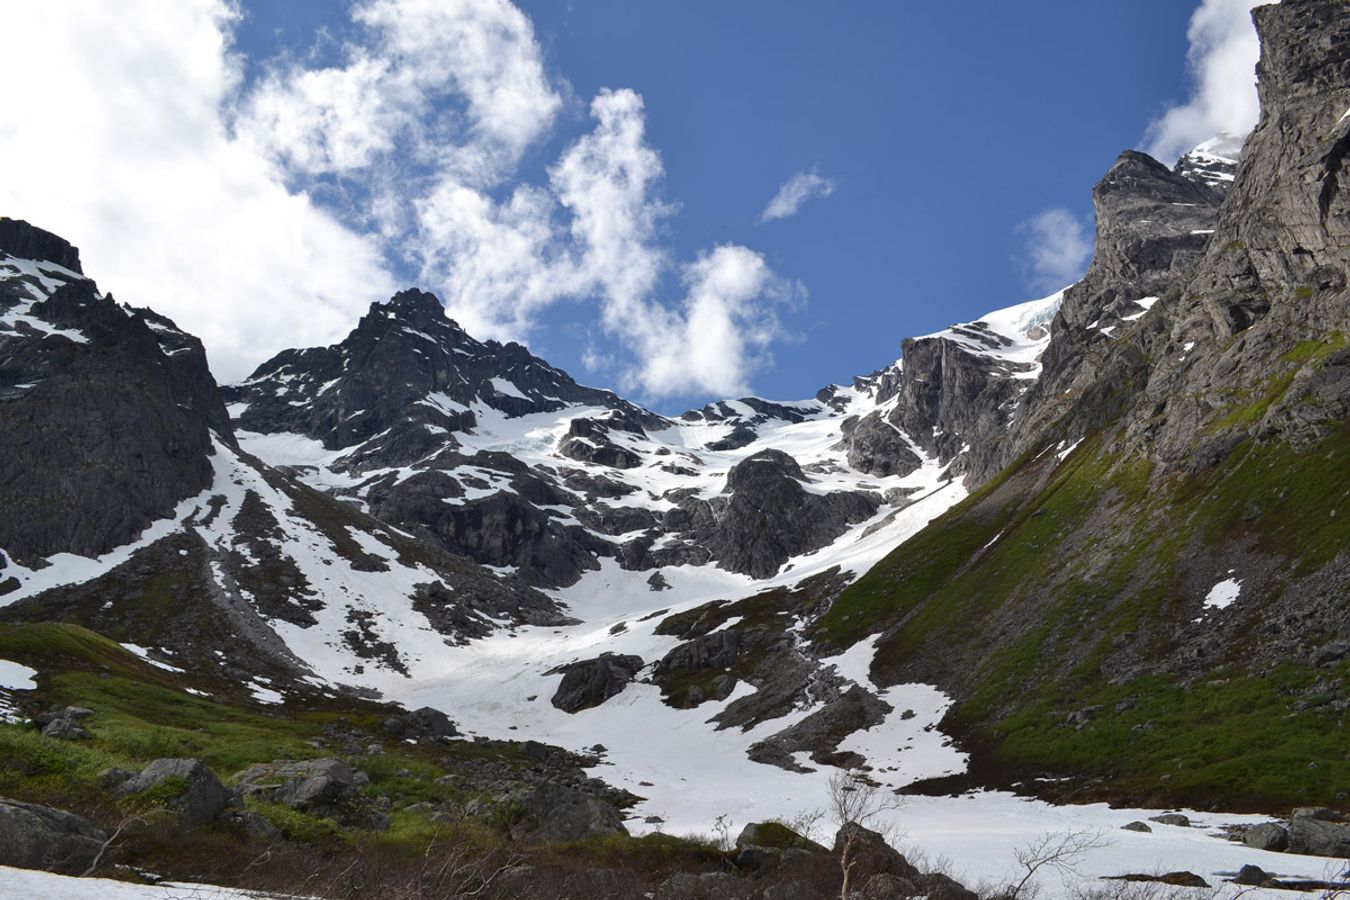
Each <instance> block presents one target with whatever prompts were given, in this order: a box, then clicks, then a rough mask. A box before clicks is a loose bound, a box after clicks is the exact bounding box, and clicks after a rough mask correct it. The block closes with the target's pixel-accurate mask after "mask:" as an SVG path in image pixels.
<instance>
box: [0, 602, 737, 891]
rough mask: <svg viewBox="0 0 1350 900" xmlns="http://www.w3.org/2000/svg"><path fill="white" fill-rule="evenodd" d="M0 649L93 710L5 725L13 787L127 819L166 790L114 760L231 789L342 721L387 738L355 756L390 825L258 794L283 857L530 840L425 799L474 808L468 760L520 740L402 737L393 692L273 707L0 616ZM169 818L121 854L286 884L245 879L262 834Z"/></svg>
mask: <svg viewBox="0 0 1350 900" xmlns="http://www.w3.org/2000/svg"><path fill="white" fill-rule="evenodd" d="M0 658H3V659H8V660H12V661H14V662H18V663H21V664H23V665H27V666H30V667H32V668H34V669H37V670H38V672H39V675H38V676H37V681H38V688H37V690H36V691H35V692H34V693H35V694H36V695H37V697H39V698H40V700H41V702H40V704H38V706H39V708H42V707H45V706H48V705H54V706H62V705H80V706H87V707H89V708H91V709H93V710H95V715H94V717H93V718H92V719H90V720H88V721H87V722H86V723H85V724H86V727H87V728H88V730H89V732H90V734H91V738H90V739H89V740H85V741H62V740H56V739H53V738H46V737H43V736H42V735H41V734H40V733H38V732H37V731H36V730H34V729H33V728H31V727H29V726H20V725H0V796H4V797H10V798H14V799H19V800H24V801H28V802H35V803H43V804H49V805H53V806H56V807H59V808H62V809H68V810H71V811H74V812H77V813H80V814H83V815H86V816H89V817H90V818H92V819H94V820H95V821H96V822H99V823H100V824H102V825H104V826H105V827H108V828H110V829H111V828H112V827H114V826H115V825H116V824H117V823H118V822H120V821H122V820H124V819H125V818H127V817H129V816H132V815H139V814H144V813H146V812H147V811H151V812H152V813H153V807H154V806H155V803H154V801H155V799H156V798H155V797H154V796H149V794H153V793H154V792H148V794H147V795H139V796H136V797H132V798H117V797H114V796H113V795H112V794H110V793H109V792H108V791H107V790H106V789H104V788H103V787H102V785H101V783H100V779H99V773H100V772H101V771H103V770H104V769H107V768H112V767H117V768H122V769H126V770H131V771H135V770H138V769H140V768H142V767H144V766H145V764H147V763H148V762H150V761H151V760H153V759H156V758H159V757H196V758H200V759H203V760H205V761H206V762H207V763H208V764H209V765H210V766H211V768H212V769H213V770H214V771H215V772H216V773H217V775H219V776H220V778H221V779H222V781H224V782H225V783H226V784H227V785H228V784H230V783H231V781H232V776H233V775H234V774H235V773H237V772H239V771H240V770H241V769H243V768H245V767H246V766H248V765H249V764H251V763H256V762H268V761H271V760H275V759H304V758H316V757H322V756H332V755H342V754H341V753H335V750H334V749H333V748H332V747H331V745H330V746H325V744H331V742H330V740H329V738H330V735H329V733H328V732H327V730H326V729H327V728H328V727H329V726H334V725H337V726H340V727H341V728H342V729H343V730H344V731H345V732H347V733H352V732H356V733H359V734H362V735H364V736H365V737H364V738H363V741H362V742H363V743H365V742H367V741H368V742H369V743H377V742H378V743H382V744H383V745H384V746H385V748H386V749H385V751H384V752H383V753H382V754H380V755H363V756H360V757H358V758H354V759H351V762H352V763H353V764H354V765H355V766H356V768H358V769H360V770H362V771H364V772H365V773H366V774H367V775H369V776H370V784H369V786H367V787H365V788H363V791H364V793H366V794H367V795H369V796H371V797H380V796H383V797H388V798H389V799H390V801H391V808H390V811H389V818H390V827H389V829H388V830H387V831H364V830H361V829H357V828H351V827H346V826H343V825H340V824H338V823H335V822H333V821H331V820H328V819H323V818H320V817H318V816H313V815H309V814H307V813H303V812H299V811H296V810H293V809H290V808H288V807H283V806H280V805H276V804H268V803H261V802H257V801H255V800H253V799H250V800H249V801H248V803H249V809H251V810H253V811H255V812H259V813H262V814H263V815H265V816H266V817H267V818H269V819H270V820H271V821H272V822H273V824H275V825H276V826H278V827H279V828H281V829H282V831H283V832H284V833H285V834H286V836H287V837H288V838H289V839H290V843H289V845H288V846H283V847H282V848H280V849H279V850H277V853H278V855H279V858H280V856H282V855H284V856H285V857H286V859H288V860H289V863H288V865H290V866H293V867H294V871H295V872H302V871H309V870H311V869H312V868H313V867H314V866H316V865H320V864H322V861H323V860H325V859H340V860H342V861H343V862H344V864H346V862H347V861H348V860H350V859H353V858H356V857H360V858H361V859H362V860H364V861H366V862H367V864H370V865H374V866H376V867H383V868H384V869H388V870H389V871H402V870H403V869H404V868H407V867H415V866H420V865H421V864H422V862H421V861H422V858H423V856H424V855H425V854H427V853H428V852H429V851H428V848H429V847H431V846H433V845H437V844H443V843H444V842H446V841H447V839H449V838H450V837H451V836H453V841H454V842H455V845H456V846H457V847H464V846H467V847H469V848H470V852H471V853H473V854H476V855H481V856H491V855H493V854H498V855H500V854H504V853H505V854H512V855H515V854H517V853H519V852H520V851H519V849H518V848H516V847H514V846H513V845H510V844H508V842H506V840H505V838H504V837H503V834H502V832H501V827H502V825H503V824H505V823H504V822H502V821H498V820H497V817H496V815H495V810H494V809H493V808H492V806H491V804H489V806H488V807H487V812H486V813H485V814H484V815H481V816H479V817H476V818H475V817H469V818H466V819H465V820H463V821H462V822H459V823H456V824H454V825H446V824H444V823H438V822H435V821H433V820H432V819H431V818H430V817H429V815H428V813H427V812H426V811H425V810H424V809H422V808H418V807H416V806H413V805H414V804H420V803H425V802H430V803H435V804H442V805H444V804H447V803H449V804H452V805H453V806H456V807H461V806H462V805H463V804H465V803H467V802H469V801H472V800H475V799H480V797H481V795H479V794H477V793H475V792H473V790H472V789H471V788H467V787H465V786H464V783H463V782H462V781H461V780H460V779H458V778H457V777H456V774H455V773H456V772H457V770H458V767H459V766H461V765H474V764H475V762H476V761H482V762H495V763H498V764H505V765H507V766H509V767H523V766H527V765H529V762H528V761H527V760H526V759H525V758H524V756H523V755H522V754H521V752H520V745H518V744H510V743H498V742H486V743H479V742H474V741H455V742H452V743H450V744H438V745H432V746H426V745H413V744H405V743H398V742H391V741H390V739H389V738H388V737H387V736H386V735H384V733H383V732H382V728H381V724H382V721H383V719H384V718H385V717H386V716H387V715H388V714H389V708H387V707H384V706H381V705H379V704H375V703H368V702H364V701H360V700H353V699H343V700H325V699H322V698H315V699H313V700H310V701H304V702H296V703H287V704H286V705H285V706H261V705H258V704H255V703H253V702H252V701H251V700H250V699H249V698H248V695H247V694H246V693H241V692H240V691H239V690H238V688H237V687H233V688H232V686H231V685H229V684H227V683H220V684H209V683H204V682H202V681H201V680H200V679H199V678H194V677H192V676H188V675H179V674H177V673H173V672H169V671H165V670H163V669H160V668H157V667H154V666H151V665H149V664H148V663H146V662H144V661H143V660H141V659H139V658H137V657H135V656H134V655H132V654H130V653H129V652H127V651H126V650H125V649H124V648H122V647H121V646H120V645H119V644H117V643H115V642H113V641H111V640H109V639H107V638H105V637H102V636H100V635H98V634H96V633H94V632H92V631H89V630H87V629H85V628H81V627H79V626H74V625H64V624H15V625H9V624H0ZM188 687H195V688H197V689H201V688H206V689H208V690H211V691H212V692H213V693H214V694H215V696H213V697H211V698H206V697H200V696H196V695H193V694H191V693H188V692H187V690H186V688H188ZM447 775H449V776H450V777H448V778H447V777H445V776H447ZM161 799H164V798H161ZM410 807H412V808H410ZM166 824H167V820H165V819H164V817H163V816H160V817H159V818H156V817H155V816H154V815H152V816H151V818H150V819H149V824H148V825H147V826H146V827H143V828H133V829H131V830H129V831H128V833H127V835H126V836H125V837H124V840H123V841H122V842H121V852H120V858H121V859H122V861H123V862H126V863H128V864H131V865H134V866H138V867H141V868H146V869H152V870H155V871H158V872H160V873H162V874H171V875H176V876H177V877H186V876H192V877H200V878H207V879H208V880H212V881H216V882H221V883H247V884H249V885H250V886H259V887H279V888H281V887H285V886H286V884H287V882H286V881H285V878H286V877H287V876H288V874H289V872H288V870H287V868H286V865H281V864H280V863H279V864H278V865H279V868H278V870H277V871H275V872H272V873H270V874H268V875H267V876H266V878H265V879H264V880H263V881H261V882H258V881H256V880H255V881H252V882H250V881H248V880H247V879H245V880H244V881H243V882H240V881H238V880H236V879H235V877H234V876H235V875H236V874H238V873H239V872H240V871H241V870H243V869H244V868H245V867H246V866H247V864H248V863H249V861H250V860H253V859H254V858H255V857H256V856H257V855H258V853H259V852H260V851H261V850H262V849H263V848H264V846H265V845H266V843H267V842H263V844H258V842H257V841H256V840H250V839H249V838H248V837H247V836H246V835H243V834H239V833H235V832H233V831H232V830H230V829H228V828H226V827H223V826H206V827H204V828H199V829H196V830H194V831H193V832H192V833H189V834H184V833H182V832H181V831H179V830H175V829H172V828H165V827H162V826H165V825H166ZM266 852H267V853H269V854H270V853H272V852H273V851H272V850H271V849H268V850H267V851H266ZM529 853H530V854H531V858H533V859H537V861H538V862H539V863H540V864H543V865H549V866H561V867H564V868H566V867H568V866H581V867H585V866H591V865H596V864H611V863H614V862H615V861H622V862H623V864H624V865H625V866H628V867H633V868H636V869H640V870H644V871H660V870H663V869H684V868H690V867H693V868H699V867H702V866H706V865H713V864H715V863H716V862H717V861H718V860H720V856H719V854H718V852H717V851H716V850H714V849H712V848H709V847H707V846H705V845H703V844H698V843H695V842H690V841H685V840H682V839H678V838H671V837H662V836H659V835H658V836H655V837H651V838H644V839H633V838H625V837H615V838H608V839H604V840H594V841H584V842H580V843H577V844H564V845H551V846H547V847H536V848H531V849H530V851H529ZM370 860H374V861H375V862H374V863H370V862H369V861H370ZM316 861H317V862H316ZM710 861H711V862H710ZM401 867H402V868H401ZM254 874H255V875H259V877H262V875H260V874H259V873H256V872H255V873H254ZM267 879H271V880H270V881H269V880H267Z"/></svg>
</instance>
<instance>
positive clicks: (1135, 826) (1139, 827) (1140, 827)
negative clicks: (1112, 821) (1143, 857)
mask: <svg viewBox="0 0 1350 900" xmlns="http://www.w3.org/2000/svg"><path fill="white" fill-rule="evenodd" d="M1120 830H1121V831H1139V832H1143V833H1144V834H1152V833H1153V829H1152V828H1149V827H1148V826H1147V825H1145V824H1144V823H1143V822H1131V823H1130V824H1128V825H1122V826H1120Z"/></svg>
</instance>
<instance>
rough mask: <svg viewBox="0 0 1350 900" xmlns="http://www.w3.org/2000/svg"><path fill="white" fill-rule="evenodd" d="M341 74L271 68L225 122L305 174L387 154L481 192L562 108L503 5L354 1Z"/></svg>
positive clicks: (518, 16)
mask: <svg viewBox="0 0 1350 900" xmlns="http://www.w3.org/2000/svg"><path fill="white" fill-rule="evenodd" d="M352 18H353V19H354V20H355V21H356V22H357V23H359V24H360V25H362V26H364V27H365V29H366V35H365V41H364V42H363V43H359V44H350V45H348V46H347V47H346V48H345V52H346V57H347V61H346V64H345V65H342V66H334V67H327V68H322V69H309V68H306V66H305V63H304V62H302V61H291V62H289V63H288V64H286V65H279V66H275V67H274V68H273V69H272V70H271V71H270V72H269V74H268V76H267V78H266V79H265V80H264V81H263V82H262V83H261V84H260V85H259V86H258V87H257V88H256V89H255V90H254V91H253V92H252V93H251V94H250V95H249V97H248V98H247V100H246V102H245V104H244V107H243V109H242V110H241V113H240V115H239V117H238V120H237V122H236V123H235V127H236V130H237V131H238V133H239V134H240V135H241V137H243V138H244V139H245V140H247V141H249V142H250V143H251V144H252V145H254V146H256V147H258V148H259V149H261V150H263V151H265V152H267V153H270V154H271V155H272V156H274V157H276V158H278V159H280V160H283V161H284V162H286V163H287V164H288V165H290V166H291V167H292V168H293V170H295V171H296V172H300V173H304V174H308V175H322V174H328V173H344V174H350V173H352V172H353V171H355V170H360V169H367V168H369V167H370V166H372V165H373V164H374V163H375V162H376V161H377V160H378V159H379V158H380V157H381V156H382V155H387V154H389V153H393V152H399V153H402V154H405V155H407V156H409V157H411V158H412V159H413V160H416V161H420V162H422V163H426V164H429V165H434V166H435V167H436V168H437V169H438V170H440V171H448V172H453V173H454V175H455V176H456V177H457V178H460V179H462V180H465V181H467V182H469V183H472V184H478V185H483V184H492V183H494V182H496V181H497V180H499V179H500V178H501V177H503V176H504V175H505V174H507V173H509V171H510V170H511V169H512V167H514V165H515V164H516V163H517V162H518V160H519V158H520V156H521V154H522V153H523V152H524V151H525V150H526V148H528V147H529V146H530V145H531V144H532V143H534V142H535V141H536V140H537V139H539V138H540V137H541V136H543V135H544V134H545V133H546V132H547V131H548V128H549V126H550V125H551V124H552V122H553V119H554V117H555V116H556V114H557V112H558V110H559V108H560V107H561V106H562V98H561V97H560V96H559V94H558V92H557V91H556V90H555V89H554V88H553V86H552V85H551V84H550V83H549V80H548V78H547V76H546V74H545V71H544V66H543V61H542V56H541V52H540V49H539V45H538V42H537V41H536V40H535V38H534V28H533V26H532V25H531V24H530V21H529V19H528V18H526V17H525V15H524V14H523V13H522V12H521V11H520V10H519V9H517V8H516V7H515V6H513V5H512V4H510V3H509V2H506V0H456V2H450V3H445V2H435V0H366V2H363V3H359V4H357V6H356V7H355V8H354V9H353V10H352Z"/></svg>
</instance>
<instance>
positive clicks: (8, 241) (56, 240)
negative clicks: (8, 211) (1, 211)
mask: <svg viewBox="0 0 1350 900" xmlns="http://www.w3.org/2000/svg"><path fill="white" fill-rule="evenodd" d="M0 251H3V252H4V253H8V254H9V255H10V256H14V257H17V258H19V259H35V260H40V261H43V262H53V263H56V264H57V265H58V266H61V267H62V268H64V269H69V270H70V271H72V272H78V273H80V274H81V275H83V274H84V270H83V269H81V268H80V251H79V249H78V248H76V247H72V246H71V245H70V242H69V241H67V240H66V239H65V238H60V237H57V236H56V235H54V234H52V233H51V232H50V231H43V230H42V229H41V228H37V227H35V226H33V225H29V224H28V223H27V222H25V221H23V220H21V219H11V218H8V217H7V216H0Z"/></svg>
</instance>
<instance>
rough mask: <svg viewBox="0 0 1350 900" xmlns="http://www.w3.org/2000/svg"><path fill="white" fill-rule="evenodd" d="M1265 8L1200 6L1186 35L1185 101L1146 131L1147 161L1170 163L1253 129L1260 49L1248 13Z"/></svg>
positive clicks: (1238, 0) (1255, 2)
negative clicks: (1188, 80)
mask: <svg viewBox="0 0 1350 900" xmlns="http://www.w3.org/2000/svg"><path fill="white" fill-rule="evenodd" d="M1270 2H1275V0H1202V2H1201V3H1200V6H1199V8H1198V9H1196V11H1195V13H1194V14H1192V16H1191V22H1190V27H1189V28H1188V29H1187V31H1186V37H1187V39H1188V40H1189V41H1190V49H1189V50H1188V51H1187V54H1186V67H1187V69H1188V71H1189V73H1190V77H1191V81H1192V87H1191V96H1190V99H1189V100H1187V101H1186V103H1184V104H1182V105H1180V106H1174V107H1172V108H1170V109H1168V110H1167V111H1166V112H1165V113H1164V114H1163V115H1162V116H1161V117H1159V118H1158V119H1156V120H1154V121H1153V122H1152V123H1151V124H1150V125H1149V127H1148V131H1147V133H1146V134H1145V136H1144V141H1145V146H1146V149H1147V151H1148V153H1149V154H1150V155H1152V156H1154V157H1156V158H1158V159H1160V160H1162V161H1163V162H1166V163H1172V162H1174V161H1175V160H1176V159H1177V157H1179V156H1180V155H1181V154H1183V153H1186V152H1187V151H1189V150H1191V149H1192V148H1194V147H1195V146H1196V145H1197V144H1199V143H1201V142H1202V141H1206V140H1208V139H1209V138H1212V137H1215V136H1216V135H1220V134H1226V135H1233V136H1235V137H1241V136H1243V135H1245V134H1247V133H1248V132H1249V131H1251V130H1252V128H1253V127H1255V125H1256V119H1257V116H1258V115H1259V113H1260V104H1259V103H1258V101H1257V95H1256V75H1255V69H1256V61H1257V59H1258V58H1259V57H1260V55H1261V46H1260V43H1259V41H1258V40H1257V37H1256V27H1255V26H1254V25H1253V24H1252V18H1251V10H1252V8H1253V7H1256V6H1263V5H1265V4H1267V3H1270Z"/></svg>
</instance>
